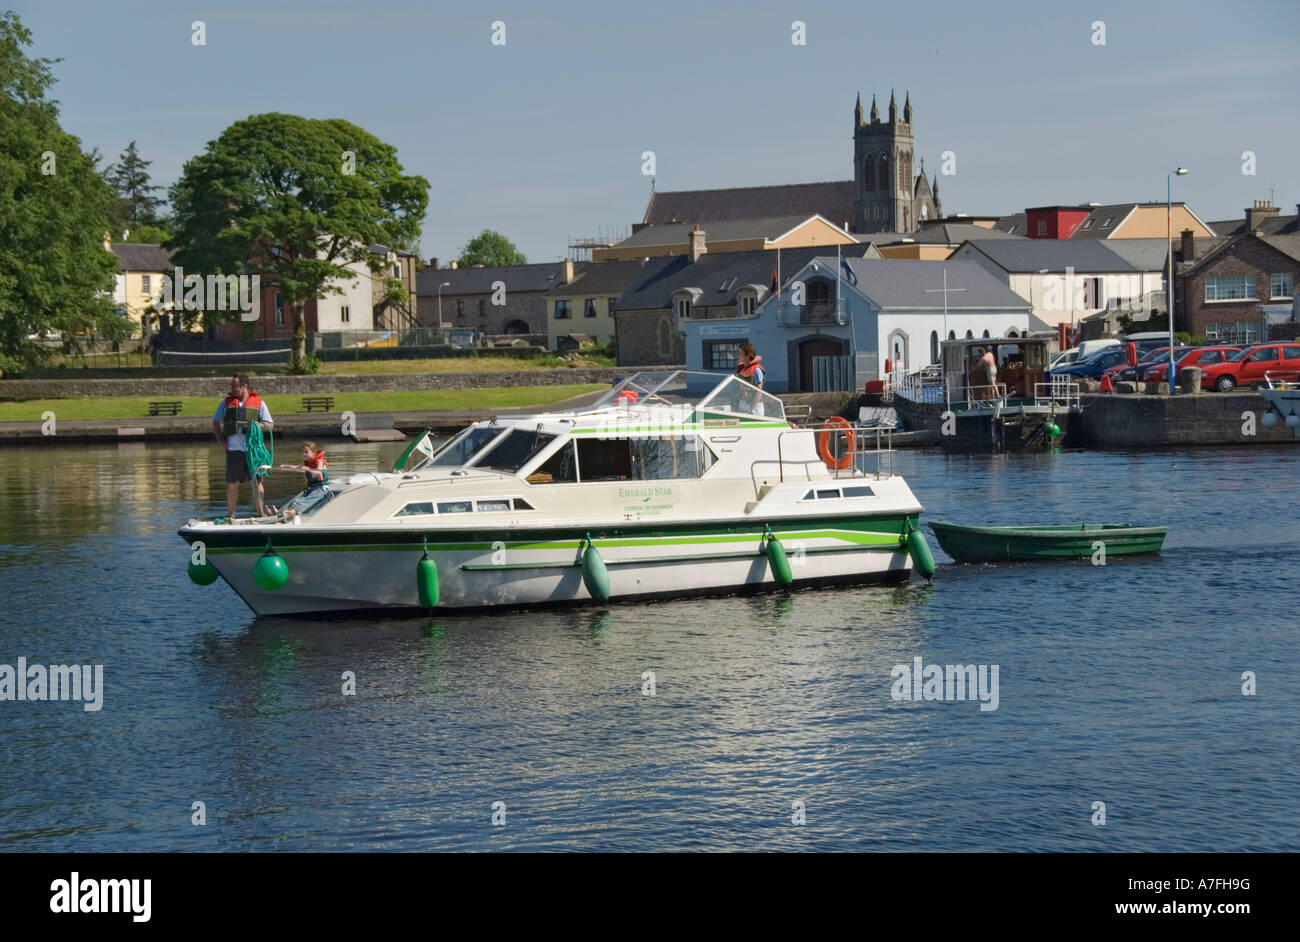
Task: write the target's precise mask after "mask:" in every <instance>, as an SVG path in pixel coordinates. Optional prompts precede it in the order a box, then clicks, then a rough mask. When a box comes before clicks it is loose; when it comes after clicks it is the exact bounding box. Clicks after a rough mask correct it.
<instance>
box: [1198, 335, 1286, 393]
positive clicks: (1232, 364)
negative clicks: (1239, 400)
mask: <svg viewBox="0 0 1300 942" xmlns="http://www.w3.org/2000/svg"><path fill="white" fill-rule="evenodd" d="M1265 373H1272V374H1274V378H1275V379H1288V380H1294V379H1300V343H1276V342H1275V343H1260V344H1256V345H1255V346H1253V347H1247V348H1246V349H1245V350H1242V351H1241V353H1239V354H1237V355H1236V356H1235V357H1233V358H1232V359H1231V360H1228V361H1227V362H1226V363H1212V364H1210V365H1209V366H1207V367H1205V369H1204V371H1203V372H1202V373H1201V388H1202V389H1216V390H1218V391H1219V392H1229V391H1231V390H1233V389H1236V388H1237V387H1238V386H1250V385H1251V384H1253V383H1262V382H1264V374H1265Z"/></svg>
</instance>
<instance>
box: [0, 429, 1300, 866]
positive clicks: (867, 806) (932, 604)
mask: <svg viewBox="0 0 1300 942" xmlns="http://www.w3.org/2000/svg"><path fill="white" fill-rule="evenodd" d="M396 453H397V448H396V447H394V446H362V445H357V446H346V445H344V446H339V445H335V446H331V448H330V458H331V464H332V466H333V467H334V469H336V470H335V472H334V473H335V474H336V475H337V474H339V473H342V472H343V471H345V470H362V469H365V470H369V469H374V468H377V467H381V466H384V465H385V464H386V463H387V464H388V465H391V462H392V460H393V459H394V457H395V455H396ZM221 457H222V456H221V453H220V452H219V451H218V450H217V449H216V448H213V447H208V446H206V445H202V444H199V445H175V446H144V445H140V444H133V445H126V446H111V445H110V446H102V447H81V448H71V447H53V448H8V449H4V450H0V594H2V596H3V599H4V615H3V622H2V623H0V664H9V665H15V664H16V663H17V659H18V658H19V657H20V656H21V657H25V658H26V659H27V662H28V664H42V665H47V664H102V665H103V689H102V709H99V710H97V711H87V710H85V709H84V708H83V705H82V704H78V703H74V702H32V701H5V702H0V779H2V780H3V781H4V782H5V788H4V789H3V792H2V793H0V847H2V848H3V849H6V850H41V851H53V850H60V851H118V850H164V851H172V850H222V851H232V850H447V849H452V850H461V849H472V850H509V849H552V850H553V849H587V850H656V849H713V850H722V849H731V850H736V849H741V850H751V849H761V850H797V849H819V850H927V851H937V850H958V851H965V850H971V851H975V850H1011V851H1029V850H1068V851H1102V850H1122V851H1178V850H1234V851H1235V850H1292V851H1294V850H1298V849H1300V799H1298V798H1297V785H1296V782H1297V778H1298V775H1297V773H1300V656H1298V655H1297V643H1296V642H1297V631H1296V625H1297V618H1296V602H1297V592H1296V589H1297V575H1298V574H1300V564H1298V563H1297V560H1298V559H1300V525H1298V522H1297V521H1298V519H1300V518H1298V514H1297V510H1298V508H1300V500H1298V498H1300V487H1298V485H1297V473H1296V472H1297V467H1298V466H1300V449H1297V448H1293V447H1274V448H1264V447H1261V448H1255V449H1241V450H1237V449H1207V450H1197V451H1193V450H1188V451H1166V452H1157V453H1150V454H1131V453H1122V452H1083V451H1079V452H1064V453H1060V454H1055V455H1051V454H1043V455H1019V456H1001V457H998V456H979V457H947V456H943V455H941V454H938V453H932V452H900V453H898V454H897V455H896V456H895V470H896V471H897V472H899V473H901V474H903V475H904V476H905V477H906V478H907V480H908V482H909V483H910V484H911V486H912V488H913V490H914V491H915V492H916V494H917V496H918V497H919V498H920V500H921V502H922V503H923V504H924V505H925V507H926V512H927V516H929V517H931V518H934V519H945V520H952V521H956V522H962V523H981V524H998V523H1049V522H1062V523H1073V522H1082V521H1085V520H1087V521H1092V522H1134V523H1137V522H1140V523H1148V524H1168V525H1170V526H1171V527H1172V529H1171V531H1170V535H1169V538H1168V541H1167V542H1166V544H1165V552H1164V553H1163V555H1162V556H1160V557H1157V558H1147V559H1139V560H1120V559H1112V560H1110V561H1109V562H1108V564H1107V565H1104V566H1094V565H1090V564H1089V563H1088V562H1086V561H1083V562H1078V563H1061V564H1048V565H1042V564H1039V565H1002V566H951V565H945V563H946V562H947V557H945V556H943V555H942V554H941V553H939V552H938V550H937V548H936V557H937V559H938V560H939V562H940V567H939V572H938V574H937V575H936V577H935V580H934V585H933V586H932V587H926V586H923V585H921V584H920V583H919V580H918V581H917V584H914V585H912V586H907V587H901V588H890V589H835V590H818V591H808V592H797V593H794V594H791V595H769V596H761V597H752V598H744V599H740V598H730V599H712V600H707V601H682V602H659V603H654V604H622V605H612V606H609V607H607V608H604V609H599V610H598V609H576V610H568V611H563V610H552V611H546V612H541V613H527V614H519V613H513V614H501V615H477V616H472V617H469V616H466V617H446V616H437V617H428V618H417V619H404V620H377V619H367V620H351V621H329V622H325V623H319V624H318V623H314V622H311V621H301V620H288V619H271V618H266V619H257V618H254V617H253V615H252V614H251V612H249V610H248V609H247V608H246V607H245V606H244V605H243V603H242V602H240V601H239V599H238V598H237V597H236V596H235V595H234V593H233V592H231V591H230V590H229V589H228V588H226V587H225V585H224V583H220V582H218V583H217V584H214V585H212V586H208V587H205V588H201V587H199V586H195V585H193V584H192V583H191V582H190V581H189V580H188V578H187V577H186V574H185V563H186V559H187V549H186V547H185V545H184V543H183V542H182V541H181V540H180V538H179V537H177V536H176V534H175V531H176V529H177V527H178V526H179V525H180V524H181V523H183V522H184V520H185V519H186V518H188V517H190V516H195V515H200V514H203V515H211V514H212V513H213V512H214V511H218V509H219V508H224V484H223V480H222V475H223V466H222V464H221ZM280 478H281V480H282V481H283V482H284V483H283V484H282V485H280V490H277V489H275V488H273V489H272V494H273V496H275V495H278V496H284V492H285V491H290V490H292V489H293V488H294V487H296V483H294V482H296V478H297V476H296V475H295V476H293V479H292V481H291V480H290V479H289V476H287V475H281V476H280ZM245 493H247V492H246V491H245ZM220 512H224V510H220ZM923 519H924V518H923ZM916 657H921V658H922V659H923V662H924V663H925V664H931V663H935V664H941V665H943V664H963V665H964V664H973V665H986V666H988V667H989V668H990V669H991V668H992V667H993V666H996V667H997V668H998V687H997V690H998V702H997V709H985V710H981V709H980V704H979V702H975V701H970V700H967V701H958V702H943V701H938V700H920V701H903V700H896V699H894V696H893V694H894V692H895V689H894V678H893V677H892V676H891V670H892V668H893V667H894V666H895V665H899V664H902V665H908V666H911V665H912V664H913V659H914V658H916ZM348 671H351V672H353V674H354V675H355V678H356V693H355V695H352V696H344V695H343V692H342V687H343V682H344V681H343V675H344V672H348ZM647 672H653V682H654V688H653V693H650V688H649V678H648V676H647ZM1245 672H1252V675H1253V678H1254V684H1255V693H1254V694H1253V695H1246V694H1244V693H1243V685H1244V684H1245V683H1246V681H1243V679H1242V678H1243V674H1244V673H1245ZM987 676H989V677H991V673H990V674H989V675H987ZM988 705H991V702H990V703H989V704H988ZM196 802H202V803H203V804H202V805H201V806H196ZM1098 802H1101V803H1104V808H1103V807H1102V806H1101V805H1098V804H1097V803H1098ZM1103 811H1104V815H1105V817H1104V823H1102V822H1101V819H1100V814H1101V813H1102V812H1103ZM200 812H201V813H202V816H203V817H202V822H203V823H201V824H196V823H195V821H196V820H197V819H198V817H199V814H200ZM494 816H495V823H494ZM800 820H801V821H802V822H803V823H796V821H800Z"/></svg>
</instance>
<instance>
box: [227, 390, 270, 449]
mask: <svg viewBox="0 0 1300 942" xmlns="http://www.w3.org/2000/svg"><path fill="white" fill-rule="evenodd" d="M225 402H226V412H225V414H224V415H223V416H222V417H221V419H222V421H221V432H222V434H223V435H225V436H226V438H229V437H230V436H231V435H234V434H235V433H236V432H237V431H239V427H238V426H237V425H236V424H235V423H236V422H248V421H253V422H256V421H257V417H258V416H259V415H261V414H262V397H261V396H259V395H258V394H257V393H255V392H253V391H252V390H249V392H248V398H247V399H245V400H244V401H243V403H242V404H241V403H240V401H239V397H238V396H227V397H226V400H225ZM249 409H251V410H252V412H253V418H252V419H251V420H250V419H248V418H247V414H248V410H249Z"/></svg>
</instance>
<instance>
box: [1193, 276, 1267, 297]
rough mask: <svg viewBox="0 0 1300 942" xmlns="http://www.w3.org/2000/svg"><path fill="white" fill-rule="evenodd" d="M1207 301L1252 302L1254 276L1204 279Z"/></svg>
mask: <svg viewBox="0 0 1300 942" xmlns="http://www.w3.org/2000/svg"><path fill="white" fill-rule="evenodd" d="M1205 300H1207V301H1254V300H1255V276H1254V275H1215V276H1212V277H1209V278H1206V279H1205Z"/></svg>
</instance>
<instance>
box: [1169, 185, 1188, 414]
mask: <svg viewBox="0 0 1300 942" xmlns="http://www.w3.org/2000/svg"><path fill="white" fill-rule="evenodd" d="M1186 175H1187V168H1186V167H1179V168H1177V169H1176V170H1170V171H1169V173H1168V174H1166V175H1165V238H1166V239H1167V240H1168V243H1169V244H1168V246H1167V253H1168V256H1169V284H1168V285H1166V286H1165V293H1166V295H1168V298H1167V305H1166V306H1167V308H1168V311H1169V395H1171V396H1173V395H1175V392H1174V390H1175V389H1176V388H1177V387H1176V386H1175V385H1174V383H1175V381H1176V380H1177V377H1176V376H1175V375H1174V374H1175V371H1176V370H1177V369H1178V364H1176V363H1175V362H1174V359H1175V357H1174V224H1173V218H1174V177H1183V176H1186Z"/></svg>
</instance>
